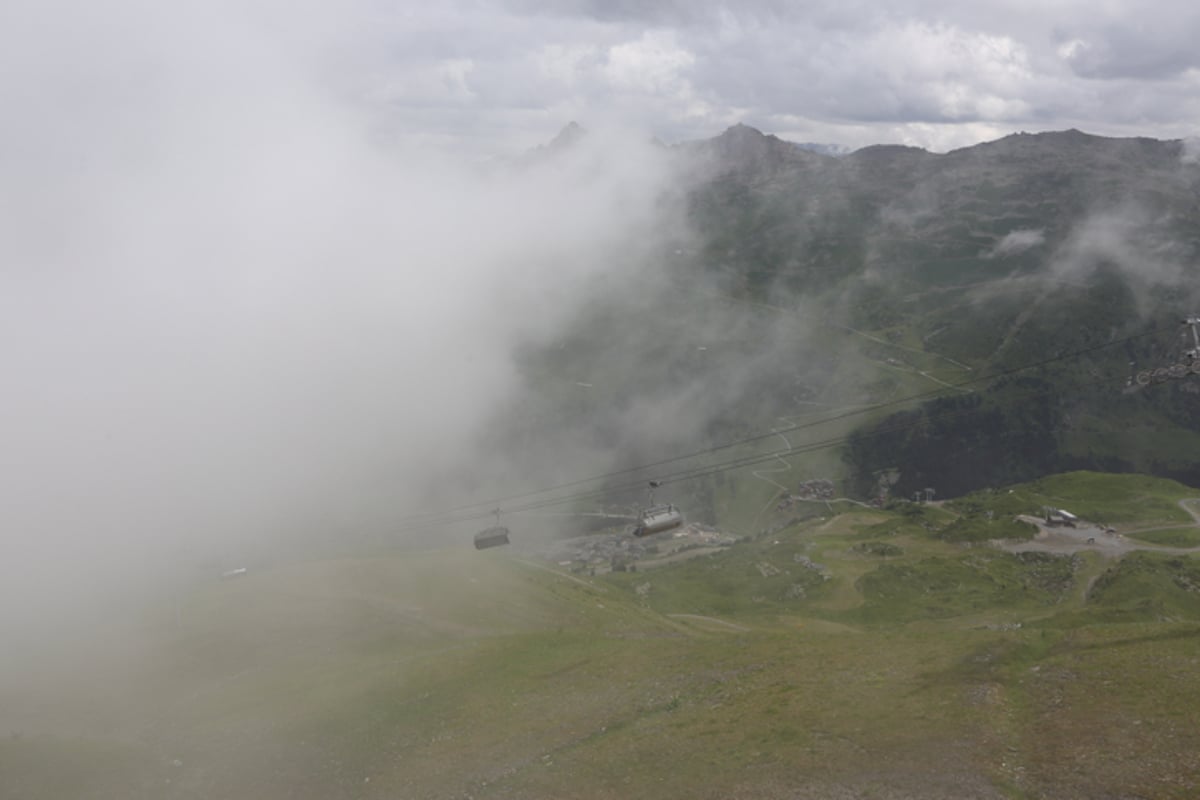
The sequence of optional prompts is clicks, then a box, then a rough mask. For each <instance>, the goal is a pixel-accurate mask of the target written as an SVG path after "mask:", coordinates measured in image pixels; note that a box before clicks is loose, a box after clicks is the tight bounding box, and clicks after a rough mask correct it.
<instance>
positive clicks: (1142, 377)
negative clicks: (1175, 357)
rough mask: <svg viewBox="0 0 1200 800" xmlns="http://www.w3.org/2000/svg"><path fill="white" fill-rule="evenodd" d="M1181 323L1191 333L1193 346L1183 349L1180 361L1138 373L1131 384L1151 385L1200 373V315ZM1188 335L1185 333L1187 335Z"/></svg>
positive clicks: (1132, 378) (1131, 380)
mask: <svg viewBox="0 0 1200 800" xmlns="http://www.w3.org/2000/svg"><path fill="white" fill-rule="evenodd" d="M1180 325H1182V326H1184V327H1186V328H1187V329H1188V331H1189V332H1190V333H1191V347H1188V348H1187V349H1185V350H1184V351H1183V353H1182V356H1181V358H1180V360H1179V361H1176V362H1174V363H1172V364H1168V365H1167V366H1160V367H1155V368H1154V369H1144V370H1141V371H1140V372H1138V373H1136V374H1135V375H1133V376H1132V377H1131V378H1130V381H1129V385H1130V386H1133V385H1135V384H1136V385H1137V386H1149V385H1150V384H1152V383H1166V382H1167V381H1168V380H1172V379H1173V380H1180V379H1182V378H1186V377H1188V376H1189V375H1200V316H1192V317H1188V318H1187V319H1185V320H1183V321H1182V322H1181V323H1180ZM1186 335H1187V334H1184V336H1185V337H1186ZM1130 366H1131V367H1132V366H1133V365H1132V364H1131V365H1130Z"/></svg>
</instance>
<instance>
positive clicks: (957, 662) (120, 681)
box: [0, 474, 1200, 800]
mask: <svg viewBox="0 0 1200 800" xmlns="http://www.w3.org/2000/svg"><path fill="white" fill-rule="evenodd" d="M1190 493H1191V490H1188V489H1187V488H1186V487H1181V486H1177V485H1173V484H1170V483H1169V482H1161V481H1159V482H1155V481H1152V480H1150V479H1143V478H1121V477H1108V476H1094V475H1087V474H1077V475H1072V476H1063V477H1061V478H1054V479H1049V480H1047V481H1045V482H1042V483H1039V484H1037V485H1031V486H1025V487H1013V492H1012V493H1009V492H1008V491H1007V490H1005V491H1003V492H999V493H994V494H993V495H990V496H980V497H977V498H973V499H969V500H964V501H963V505H961V506H960V507H959V508H958V510H954V509H953V508H951V507H946V508H935V507H933V506H917V507H907V508H900V509H897V510H895V511H887V510H871V511H865V510H860V511H854V512H850V513H844V514H840V515H837V516H832V517H826V518H812V519H810V520H808V521H804V522H798V523H793V524H790V525H788V526H786V527H784V528H781V529H778V530H775V531H774V532H772V533H769V534H766V535H762V536H758V537H754V538H752V539H749V540H747V541H744V542H742V543H740V544H738V545H736V546H734V547H733V548H731V549H728V550H726V551H724V552H721V553H716V554H711V555H701V556H699V557H697V558H695V559H693V560H691V561H687V562H684V563H680V564H675V565H671V566H666V567H662V568H660V569H654V570H650V571H639V572H623V573H613V574H611V575H609V576H607V577H603V578H588V577H586V576H580V575H573V574H570V573H569V572H566V571H563V569H562V568H560V567H558V566H556V565H553V564H547V563H544V562H542V561H540V560H539V559H536V558H529V557H524V556H517V555H513V554H511V553H508V552H501V553H495V552H491V551H489V552H485V553H476V552H474V551H464V550H458V549H449V550H441V551H436V552H426V553H416V554H413V553H410V554H405V555H403V556H396V557H391V556H379V557H375V558H356V559H343V560H337V561H323V562H312V563H304V564H296V565H290V566H286V565H281V566H278V567H275V568H271V569H266V570H262V571H258V572H251V573H250V574H248V575H247V576H246V577H244V578H241V579H237V580H230V581H223V582H222V581H216V580H214V579H212V578H209V579H208V580H207V581H198V582H197V583H196V584H195V585H193V587H192V589H191V590H189V592H188V593H187V594H186V596H184V597H181V598H179V600H178V602H177V603H176V604H174V607H172V606H171V605H164V606H163V608H162V610H161V611H160V612H157V613H155V614H153V615H151V617H150V618H149V619H146V620H137V621H127V622H119V621H114V622H113V625H112V630H110V631H101V632H99V633H102V634H104V635H105V638H108V640H109V641H110V642H111V641H116V640H117V639H114V638H110V637H116V636H122V637H127V636H131V635H132V631H130V630H128V628H132V627H136V628H137V637H136V639H137V640H138V641H139V642H140V643H141V644H140V646H139V647H138V648H137V649H136V650H129V651H126V650H125V649H122V648H118V649H115V650H114V649H113V648H111V647H108V648H105V647H104V645H100V646H99V648H98V650H97V651H96V652H95V653H93V654H92V656H91V657H90V658H89V660H88V661H87V662H86V663H89V665H90V670H91V677H92V681H91V684H90V685H87V686H81V685H79V684H78V683H77V682H76V683H75V684H74V686H75V688H74V689H73V690H72V691H73V693H72V694H70V695H63V694H61V689H62V687H61V686H60V685H59V684H58V683H57V682H56V679H55V675H54V672H53V671H52V670H47V671H45V672H44V673H43V675H42V677H41V679H40V680H39V681H38V683H37V684H36V685H30V686H29V687H28V690H27V691H26V692H25V693H24V694H22V695H21V696H14V697H5V698H3V708H4V709H5V712H4V718H5V723H6V726H7V727H8V729H9V732H10V735H8V736H7V737H6V738H4V739H2V740H0V770H2V771H3V774H4V776H5V780H4V781H3V782H2V783H0V797H5V798H9V797H11V798H23V799H24V800H29V799H31V798H35V799H36V798H58V797H66V796H70V797H78V798H107V797H134V798H136V797H161V798H188V797H197V796H202V797H217V796H220V797H229V798H239V797H245V798H266V799H267V800H270V798H275V797H298V798H307V797H311V798H340V797H345V798H352V797H353V798H371V797H381V798H382V797H412V798H458V797H467V796H469V797H476V798H489V797H490V798H535V797H563V796H571V797H594V798H610V797H611V798H616V797H631V796H635V797H645V796H654V797H664V798H685V797H687V798H694V797H699V798H726V797H758V798H796V797H811V798H824V797H880V798H891V799H893V800H895V799H897V798H914V799H915V798H958V797H980V798H1002V797H1017V798H1020V797H1028V798H1034V797H1037V798H1068V797H1094V798H1101V797H1112V798H1117V797H1129V796H1137V797H1145V798H1184V797H1191V796H1194V795H1195V793H1196V792H1197V791H1198V790H1200V760H1198V759H1197V756H1196V753H1197V752H1200V733H1198V732H1197V729H1196V727H1195V725H1194V724H1193V719H1192V717H1193V716H1194V707H1195V699H1196V697H1198V696H1200V673H1198V672H1197V670H1196V669H1195V666H1196V649H1195V645H1196V636H1197V635H1198V632H1200V600H1198V599H1197V598H1198V597H1200V595H1198V594H1197V593H1198V592H1200V588H1198V587H1200V561H1198V560H1197V558H1196V556H1195V555H1188V556H1164V555H1159V554H1156V553H1154V552H1153V551H1151V550H1147V551H1143V552H1138V553H1135V554H1133V555H1130V556H1126V557H1125V558H1123V559H1121V560H1111V559H1108V558H1106V557H1104V556H1103V554H1102V553H1101V552H1100V551H1097V550H1095V549H1089V548H1088V547H1086V546H1084V547H1081V549H1080V551H1079V552H1077V553H1075V554H1073V555H1057V556H1056V555H1046V554H1038V553H1024V554H1022V553H1016V554H1013V553H1007V552H1004V551H1002V550H999V549H995V548H991V547H986V546H978V545H976V546H971V545H969V544H964V543H962V542H958V541H953V540H951V539H948V538H946V537H945V536H943V535H941V534H942V532H944V531H946V530H948V529H950V528H952V527H953V526H954V525H955V524H956V523H957V521H958V520H961V519H963V518H965V517H971V516H972V515H974V517H975V518H977V519H981V520H982V519H984V512H985V511H999V510H1001V509H1003V508H1007V506H1008V505H1014V504H1015V505H1018V506H1020V507H1022V508H1025V506H1027V505H1036V504H1037V503H1039V502H1041V501H1053V502H1055V503H1058V504H1061V505H1064V506H1065V505H1068V504H1070V505H1071V506H1072V507H1076V508H1077V509H1078V510H1080V511H1081V512H1082V511H1083V510H1086V509H1088V505H1087V504H1088V503H1104V502H1110V503H1116V506H1113V507H1103V509H1102V510H1103V511H1104V513H1106V514H1107V515H1108V516H1109V517H1110V518H1113V519H1114V520H1115V516H1113V515H1114V514H1115V513H1116V511H1115V508H1116V507H1118V506H1119V508H1120V509H1123V510H1124V511H1125V512H1127V513H1126V515H1125V517H1124V519H1123V520H1122V522H1121V524H1122V526H1125V527H1128V528H1130V529H1133V528H1138V527H1140V526H1141V525H1143V524H1160V523H1163V522H1164V521H1165V522H1167V523H1169V524H1174V525H1181V524H1184V523H1182V522H1180V521H1178V519H1177V517H1175V516H1174V515H1175V514H1176V513H1179V514H1182V512H1180V511H1179V509H1178V507H1177V506H1176V503H1177V502H1178V501H1179V500H1181V499H1183V498H1184V497H1186V496H1187V495H1188V494H1190ZM1097 508H1101V507H1100V506H1097ZM1139 508H1141V509H1143V511H1141V512H1139V511H1138V509H1139ZM1172 508H1174V510H1173V511H1172V510H1171V509H1172ZM1027 510H1029V509H1027ZM1032 510H1036V509H1032ZM997 516H998V515H997ZM1182 516H1184V517H1186V516H1187V515H1186V514H1182ZM993 519H994V520H995V519H996V518H993ZM985 524H986V523H985ZM996 524H999V523H998V521H997V523H996ZM666 535H667V536H669V534H666ZM1147 546H1151V545H1147ZM131 640H132V638H128V639H127V638H122V639H120V641H131ZM101 654H104V655H101ZM130 670H132V671H130ZM51 698H53V701H51ZM68 707H69V708H73V709H74V713H73V714H72V715H71V716H69V717H64V716H63V715H61V714H60V713H59V712H60V711H63V710H65V709H67V708H68ZM79 709H87V710H88V713H87V714H86V715H85V716H83V717H80V716H79V714H78V710H79Z"/></svg>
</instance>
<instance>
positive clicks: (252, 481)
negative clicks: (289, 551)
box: [0, 2, 666, 643]
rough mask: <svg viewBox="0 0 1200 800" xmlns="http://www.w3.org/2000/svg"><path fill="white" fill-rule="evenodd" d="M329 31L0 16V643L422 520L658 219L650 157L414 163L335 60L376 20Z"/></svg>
mask: <svg viewBox="0 0 1200 800" xmlns="http://www.w3.org/2000/svg"><path fill="white" fill-rule="evenodd" d="M285 11H286V14H284V12H285ZM275 12H279V13H278V15H276V14H275ZM306 14H307V18H306ZM347 19H349V20H352V21H353V22H352V23H347V22H346V20H347ZM327 22H330V21H329V20H325V19H324V18H322V17H320V16H319V15H317V14H315V13H313V11H312V9H306V8H305V7H299V8H296V9H294V8H293V7H292V6H286V8H285V6H284V5H283V4H278V5H277V6H272V5H271V4H256V5H253V6H248V7H243V5H242V4H228V5H225V4H221V3H215V4H214V3H205V4H184V5H183V6H177V5H175V4H172V6H171V7H170V8H169V9H167V8H165V7H162V8H160V7H159V6H157V5H156V4H151V3H138V2H128V3H106V4H104V7H103V8H100V7H98V6H88V5H82V6H77V5H76V4H61V5H60V4H43V3H38V4H34V3H22V2H18V3H16V4H8V5H7V6H6V10H5V11H4V12H0V31H3V33H0V52H2V53H3V55H0V59H2V62H0V63H2V65H3V68H2V69H0V96H3V97H4V98H5V103H4V108H3V111H2V112H0V113H2V114H3V121H2V124H0V281H2V286H0V330H2V334H0V363H3V364H4V370H5V389H4V413H3V415H2V417H0V426H2V432H0V441H3V453H4V456H3V462H2V463H3V466H2V467H0V480H2V483H3V491H2V497H3V504H2V508H3V511H2V514H3V519H2V520H0V526H2V527H0V565H2V566H0V632H2V633H3V635H4V636H5V637H7V641H8V642H9V643H12V642H14V641H17V640H20V639H21V638H22V637H23V636H26V635H34V636H35V638H36V637H38V636H41V635H43V634H53V633H54V631H56V630H58V629H59V628H60V627H61V626H63V625H66V624H68V621H70V620H75V621H76V622H78V621H79V620H80V619H81V615H83V616H84V617H86V616H87V614H86V613H85V612H87V611H94V610H96V609H98V608H100V605H99V604H98V601H100V600H104V599H111V598H112V597H114V596H116V595H120V594H129V595H136V594H137V593H138V592H139V591H140V590H141V588H142V587H144V586H146V585H149V584H151V583H154V582H155V578H154V576H155V575H156V574H162V575H167V574H169V573H170V571H171V570H172V569H174V568H176V567H178V566H180V565H189V564H207V565H210V567H211V568H212V569H214V570H217V569H221V568H227V567H232V566H238V562H237V561H236V559H245V558H250V557H258V556H261V553H262V551H264V550H269V549H270V548H273V547H275V548H277V547H279V546H286V545H287V543H289V542H302V541H310V540H314V539H317V540H326V541H336V539H337V537H339V536H348V537H353V536H356V535H361V534H362V532H364V531H378V530H380V529H385V528H386V527H387V526H388V525H389V524H391V522H392V521H393V520H394V519H396V518H397V517H399V516H402V515H404V514H407V513H412V512H414V511H419V510H422V508H423V506H422V503H423V502H425V500H424V491H425V489H427V488H428V487H427V485H426V484H427V482H428V479H429V477H430V476H436V475H445V474H448V473H452V472H453V470H454V468H455V466H456V465H458V464H461V463H464V462H469V460H470V457H471V454H470V453H469V452H465V448H467V447H468V446H469V443H470V442H472V441H475V439H476V437H477V436H478V435H479V434H480V432H481V431H480V428H481V426H483V425H484V424H485V423H486V421H487V420H488V418H489V415H490V414H491V413H492V412H493V411H494V410H495V408H496V407H497V405H499V404H503V403H506V402H509V401H510V400H511V393H512V392H513V391H514V390H515V388H516V380H515V372H514V365H513V353H514V349H515V348H516V347H518V346H519V345H526V344H528V343H530V342H538V341H544V340H548V339H550V338H552V337H553V336H554V335H555V331H556V330H558V329H559V328H560V327H561V326H562V325H563V324H564V322H565V321H566V320H569V319H570V318H571V316H572V315H573V314H574V313H575V311H576V310H577V309H578V308H579V307H580V306H581V305H582V304H584V303H586V302H587V300H588V297H589V295H590V293H592V292H593V291H595V290H596V289H597V287H598V286H600V285H611V284H612V281H613V279H614V277H615V276H617V275H618V274H620V273H621V272H622V271H627V270H635V269H636V270H642V269H644V268H645V264H644V263H642V262H641V260H640V256H641V254H644V253H645V252H646V251H647V250H648V249H649V248H650V247H651V246H652V243H653V241H654V240H655V237H657V236H659V235H662V234H663V233H664V232H665V231H666V227H665V226H666V222H665V221H664V220H663V219H662V216H661V214H660V213H659V211H660V209H661V202H660V200H661V191H662V188H663V186H664V172H663V169H664V167H663V160H662V159H661V158H659V157H657V155H656V154H655V151H654V150H653V148H652V147H651V145H650V144H649V142H648V140H647V139H646V137H643V136H641V135H634V134H625V133H622V132H620V131H618V130H615V129H614V130H607V131H606V130H601V131H597V132H595V133H594V134H593V135H592V136H589V137H588V138H587V140H586V141H584V142H582V143H581V144H580V146H578V147H575V148H572V149H571V150H570V152H568V153H562V152H551V151H546V150H544V151H542V152H541V153H538V154H535V155H533V156H531V157H530V158H527V159H525V160H523V161H521V162H519V163H505V164H498V163H492V164H483V165H481V164H478V163H471V162H470V161H469V160H468V159H462V158H456V157H455V154H453V153H446V152H435V151H432V150H424V149H416V148H414V147H412V146H411V144H409V145H401V144H399V142H400V141H408V140H406V139H402V137H401V138H398V137H396V136H395V135H394V134H395V131H396V125H397V121H396V120H395V119H392V118H389V117H388V114H387V110H386V109H380V108H377V107H375V106H373V105H372V104H371V102H370V92H369V91H368V90H369V87H370V84H371V81H370V80H369V77H370V76H369V74H366V75H365V76H364V74H361V73H359V72H356V71H355V70H364V69H367V68H369V65H370V64H371V62H372V60H373V59H374V58H376V57H377V54H373V53H372V52H370V51H369V48H367V52H356V51H354V50H353V48H352V47H350V46H348V44H347V43H348V42H350V41H352V40H353V36H352V35H351V34H352V33H359V32H361V31H349V32H348V31H347V26H348V25H351V24H354V23H357V24H361V25H362V26H363V29H364V30H366V29H368V28H369V23H370V19H369V18H368V17H367V16H365V15H360V17H358V18H355V17H354V15H353V14H344V15H343V17H342V19H341V20H340V21H339V22H338V24H337V25H332V24H330V25H328V27H326V23H327ZM279 26H283V27H284V28H285V29H283V30H280V29H278V28H279ZM365 41H367V42H368V43H369V42H370V41H371V40H370V37H367V38H366V39H365ZM368 72H369V70H368ZM565 122H566V120H562V121H559V124H563V123H565ZM554 132H555V130H554V129H553V128H550V129H548V130H547V138H548V139H549V138H550V137H551V136H553V134H554ZM214 574H215V572H214ZM13 637H17V638H16V639H14V638H13Z"/></svg>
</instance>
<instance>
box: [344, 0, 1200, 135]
mask: <svg viewBox="0 0 1200 800" xmlns="http://www.w3.org/2000/svg"><path fill="white" fill-rule="evenodd" d="M376 13H379V14H380V15H381V17H382V19H381V20H379V21H377V24H375V25H374V27H373V28H372V30H373V33H374V34H375V35H377V36H378V37H379V40H378V44H380V45H381V46H382V49H381V51H380V52H379V53H378V54H377V55H378V56H380V57H379V59H378V61H376V62H375V63H374V64H373V65H372V66H371V69H369V70H366V71H364V73H363V74H362V75H360V76H359V78H361V79H362V80H364V81H365V84H364V85H362V86H361V87H360V88H361V89H363V90H364V91H365V93H366V94H367V95H369V96H370V97H371V98H372V99H374V100H378V101H379V102H381V103H386V104H387V106H388V108H389V110H390V114H391V121H392V124H393V125H394V130H395V131H396V132H397V133H399V134H402V135H404V136H406V137H415V138H419V139H423V140H430V141H446V142H459V143H464V144H463V145H462V146H467V145H468V144H469V146H470V148H471V149H472V150H475V151H479V152H487V151H489V150H493V149H494V150H499V151H501V152H503V151H506V150H510V149H513V148H517V149H519V148H522V147H528V146H531V145H533V144H536V143H538V142H540V141H543V140H545V139H546V138H547V137H548V136H549V135H552V134H553V133H554V131H556V130H557V128H558V127H560V126H561V125H562V124H563V123H565V122H566V121H568V120H572V119H575V120H578V121H580V122H581V123H582V124H584V125H585V126H587V125H588V123H589V121H593V120H607V119H612V118H615V119H618V120H620V121H622V122H623V123H626V124H632V125H634V126H637V127H639V128H644V129H646V130H648V131H650V132H651V133H653V134H654V135H657V136H658V137H660V138H661V139H663V140H665V141H678V140H681V139H691V138H701V137H709V136H712V135H715V134H716V133H718V132H720V131H721V130H723V129H724V128H725V127H727V126H729V125H732V124H734V123H736V122H745V123H746V124H750V125H753V126H755V127H758V128H761V129H762V130H764V131H767V132H771V133H775V134H777V135H779V136H781V137H784V138H787V139H791V140H795V141H816V142H831V143H838V144H843V145H848V146H861V145H865V144H870V143H876V142H901V143H907V144H913V145H918V146H922V147H926V148H929V149H933V150H946V149H952V148H954V147H959V146H963V145H967V144H972V143H975V142H978V141H984V140H989V139H994V138H997V137H999V136H1003V135H1006V134H1008V133H1012V132H1014V131H1019V130H1026V131H1040V130H1058V129H1065V128H1070V127H1077V128H1080V129H1082V130H1085V131H1089V132H1094V133H1098V134H1104V135H1117V136H1124V135H1147V136H1152V137H1156V138H1182V137H1186V136H1193V135H1195V134H1196V133H1197V129H1198V126H1200V46H1198V45H1197V42H1200V5H1198V4H1196V3H1193V2H1187V0H1157V1H1155V0H1151V1H1150V2H1133V0H1088V1H1087V2H1085V1H1084V0H988V1H987V2H980V3H968V2H960V1H958V0H894V1H893V2H888V3H882V2H874V1H866V2H864V0H817V1H816V2H785V1H784V0H740V2H736V3H726V2H706V1H705V0H688V1H687V2H685V1H684V0H636V1H635V0H557V1H556V0H457V1H456V2H443V3H436V4H433V3H430V4H416V3H394V4H389V3H380V4H379V6H378V8H377V11H376Z"/></svg>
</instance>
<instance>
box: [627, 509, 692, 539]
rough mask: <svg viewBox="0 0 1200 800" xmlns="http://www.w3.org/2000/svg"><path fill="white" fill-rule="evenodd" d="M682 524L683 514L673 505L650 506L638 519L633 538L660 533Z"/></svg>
mask: <svg viewBox="0 0 1200 800" xmlns="http://www.w3.org/2000/svg"><path fill="white" fill-rule="evenodd" d="M682 524H683V512H682V511H680V510H679V509H678V508H676V507H675V506H673V505H670V504H667V505H660V506H651V507H650V508H647V509H646V510H645V511H643V512H642V513H641V515H640V516H639V517H638V524H637V526H636V527H635V528H634V529H633V535H634V536H649V535H651V534H653V533H662V532H663V531H669V530H671V529H672V528H678V527H679V526H680V525H682Z"/></svg>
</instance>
